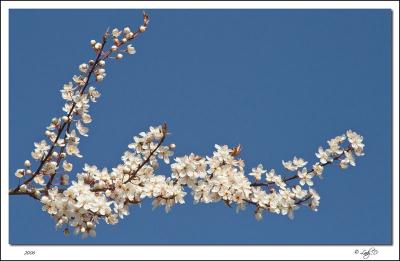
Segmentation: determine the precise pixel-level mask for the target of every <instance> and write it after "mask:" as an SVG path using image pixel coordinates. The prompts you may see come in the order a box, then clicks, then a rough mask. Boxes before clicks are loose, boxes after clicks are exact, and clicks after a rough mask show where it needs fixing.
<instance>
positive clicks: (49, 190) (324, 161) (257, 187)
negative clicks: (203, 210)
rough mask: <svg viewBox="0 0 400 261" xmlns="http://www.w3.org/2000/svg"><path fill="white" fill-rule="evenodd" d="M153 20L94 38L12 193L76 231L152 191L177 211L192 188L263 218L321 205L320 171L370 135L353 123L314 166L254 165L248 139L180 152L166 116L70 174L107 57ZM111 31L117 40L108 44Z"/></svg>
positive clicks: (90, 230)
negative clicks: (169, 139)
mask: <svg viewBox="0 0 400 261" xmlns="http://www.w3.org/2000/svg"><path fill="white" fill-rule="evenodd" d="M148 22H149V19H148V16H147V14H144V21H143V24H142V25H141V26H139V27H138V29H137V30H136V31H131V29H130V28H129V27H125V28H124V29H123V30H119V29H117V28H115V29H113V30H112V31H111V33H108V32H107V33H106V34H105V35H104V36H103V39H102V41H100V42H97V41H96V40H91V41H90V45H91V46H92V48H93V50H94V52H95V55H96V58H95V59H94V60H89V61H88V62H87V63H82V64H81V65H79V66H78V69H79V72H80V73H79V74H78V75H74V76H73V77H72V81H70V82H68V83H66V84H64V86H63V88H62V89H61V97H62V98H63V99H64V100H65V104H64V107H63V111H64V112H65V115H63V116H61V117H55V118H53V119H52V120H51V122H50V124H49V126H48V127H47V129H46V131H45V136H46V139H44V140H41V141H39V142H35V143H34V146H35V148H34V150H33V152H32V153H31V156H32V158H33V159H34V161H37V162H38V167H37V169H36V171H33V170H32V169H31V168H32V163H31V161H30V160H26V161H25V162H24V168H21V169H18V170H17V171H16V172H15V176H16V177H17V178H19V179H21V180H22V184H20V185H18V186H17V187H16V188H15V189H12V190H10V195H16V194H26V195H29V196H31V197H33V198H35V199H37V200H39V201H40V202H41V204H42V209H43V211H46V212H47V213H48V214H49V215H51V216H52V217H53V218H54V220H55V223H56V227H57V228H63V229H64V232H65V233H66V234H68V233H69V230H70V228H71V227H72V228H73V230H74V232H75V233H76V234H82V235H83V236H84V237H86V236H88V235H91V236H95V235H96V226H97V224H98V223H99V222H100V221H101V220H103V221H105V222H106V223H107V224H111V225H113V224H117V223H118V221H119V219H122V218H124V216H127V215H129V213H130V212H129V211H130V206H131V205H136V204H141V203H142V201H143V200H145V199H150V200H152V205H153V207H154V208H156V207H159V206H163V207H164V208H165V211H166V212H169V211H170V210H171V208H172V207H173V206H174V205H176V204H184V203H185V197H186V196H187V195H188V194H190V195H191V196H192V197H193V199H192V201H193V202H194V203H195V204H197V203H205V204H208V203H217V202H223V203H225V204H226V205H227V206H229V207H233V206H235V207H236V211H240V210H245V208H246V206H253V207H254V216H255V218H256V219H257V220H260V219H261V218H262V217H263V215H264V214H265V213H266V212H269V213H275V214H280V215H287V216H288V217H289V218H293V217H294V212H295V211H296V210H297V209H299V207H300V206H308V207H309V208H310V209H312V210H314V211H316V210H317V209H318V207H319V204H320V196H319V194H318V192H317V191H316V190H315V188H314V177H315V176H318V177H319V178H322V177H323V172H324V170H325V167H326V166H327V165H329V164H332V163H333V162H335V161H337V162H338V163H339V166H340V167H341V168H343V169H345V168H348V167H349V166H355V165H356V161H355V158H356V157H359V156H363V155H364V144H363V137H362V136H361V135H359V134H357V133H356V132H353V131H351V130H348V131H347V132H346V133H345V134H343V135H340V136H337V137H335V138H333V139H330V140H328V142H327V143H328V146H327V148H323V147H319V148H318V150H317V152H316V154H315V155H316V157H317V161H316V162H315V163H314V164H312V166H311V167H307V164H308V161H305V160H304V159H303V158H301V157H297V156H295V157H293V159H291V160H288V161H282V165H283V168H282V172H280V171H278V170H275V169H266V168H264V166H263V165H262V164H258V165H257V166H256V167H253V168H251V171H250V172H249V173H246V170H245V163H244V161H243V160H242V159H240V158H239V154H240V152H241V146H240V145H238V146H236V147H233V148H230V147H228V146H227V145H215V150H214V151H213V153H212V155H209V156H200V155H196V154H194V153H190V154H189V155H183V156H180V157H175V158H172V157H173V156H174V150H175V148H176V145H175V144H173V143H172V144H168V145H165V144H164V143H165V139H166V136H167V134H168V130H167V125H166V124H163V125H160V126H156V127H150V128H149V130H148V131H147V132H141V133H139V135H137V136H135V137H133V140H132V143H130V144H129V145H128V150H127V151H125V152H124V153H123V155H122V157H121V163H120V164H119V165H117V166H116V167H114V168H112V169H111V170H108V169H107V168H103V169H100V168H98V167H97V166H94V165H89V164H85V165H84V168H83V169H82V171H81V172H79V173H76V177H75V178H74V180H73V181H72V182H70V176H69V175H70V173H73V164H72V163H71V162H70V160H68V161H67V158H68V157H73V156H74V157H78V158H81V157H82V154H81V152H80V150H79V143H80V138H81V137H82V136H88V132H89V128H88V127H87V125H88V124H89V123H91V122H92V117H91V115H90V114H89V107H90V103H91V102H96V101H97V99H98V98H99V97H100V95H101V94H100V92H99V90H98V89H97V88H96V87H95V86H94V85H95V83H98V82H101V81H102V80H104V77H105V76H106V70H105V65H106V60H107V59H109V58H113V59H115V60H120V59H122V58H123V55H124V54H125V53H128V54H134V53H135V52H136V50H135V48H134V47H133V46H132V44H127V43H128V42H130V41H132V40H133V39H135V38H136V37H137V35H139V34H140V33H143V32H144V31H145V30H146V28H147V25H148ZM110 38H111V40H112V41H111V46H110V47H109V48H108V50H106V49H105V46H106V44H107V43H108V40H109V39H110ZM91 79H93V81H92V82H91ZM160 164H167V165H169V167H170V170H171V174H170V175H167V176H166V175H160V174H158V172H159V167H160ZM283 171H286V172H288V173H289V174H284V173H283Z"/></svg>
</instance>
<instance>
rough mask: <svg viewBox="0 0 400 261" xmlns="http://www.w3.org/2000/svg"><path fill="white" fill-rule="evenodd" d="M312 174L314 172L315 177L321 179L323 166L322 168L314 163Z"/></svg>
mask: <svg viewBox="0 0 400 261" xmlns="http://www.w3.org/2000/svg"><path fill="white" fill-rule="evenodd" d="M313 172H314V173H315V174H317V176H318V177H319V178H321V179H322V173H323V172H324V166H322V165H321V164H319V163H315V164H314V165H313Z"/></svg>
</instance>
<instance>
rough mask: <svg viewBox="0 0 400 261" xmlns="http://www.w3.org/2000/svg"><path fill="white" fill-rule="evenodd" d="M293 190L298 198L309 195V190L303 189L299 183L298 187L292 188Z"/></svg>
mask: <svg viewBox="0 0 400 261" xmlns="http://www.w3.org/2000/svg"><path fill="white" fill-rule="evenodd" d="M292 191H293V193H294V194H295V196H296V198H298V199H302V198H304V197H305V196H306V195H307V191H306V190H303V189H302V188H301V187H300V186H299V185H296V187H294V188H292Z"/></svg>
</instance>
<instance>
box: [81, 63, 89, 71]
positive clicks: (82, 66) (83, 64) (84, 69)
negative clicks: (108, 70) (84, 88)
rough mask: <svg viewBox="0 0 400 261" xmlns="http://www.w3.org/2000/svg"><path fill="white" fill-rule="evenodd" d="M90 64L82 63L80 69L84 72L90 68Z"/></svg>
mask: <svg viewBox="0 0 400 261" xmlns="http://www.w3.org/2000/svg"><path fill="white" fill-rule="evenodd" d="M88 68H89V67H88V65H87V64H86V63H82V64H81V65H79V70H80V71H81V72H83V73H85V72H87V69H88Z"/></svg>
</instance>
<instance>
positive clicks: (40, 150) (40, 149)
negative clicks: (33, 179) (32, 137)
mask: <svg viewBox="0 0 400 261" xmlns="http://www.w3.org/2000/svg"><path fill="white" fill-rule="evenodd" d="M34 145H35V147H36V148H35V150H34V151H33V152H32V158H34V159H37V160H38V159H41V158H42V157H44V155H45V154H47V151H48V150H49V149H50V146H49V145H47V142H46V141H45V140H42V141H40V142H39V143H37V142H35V143H34Z"/></svg>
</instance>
